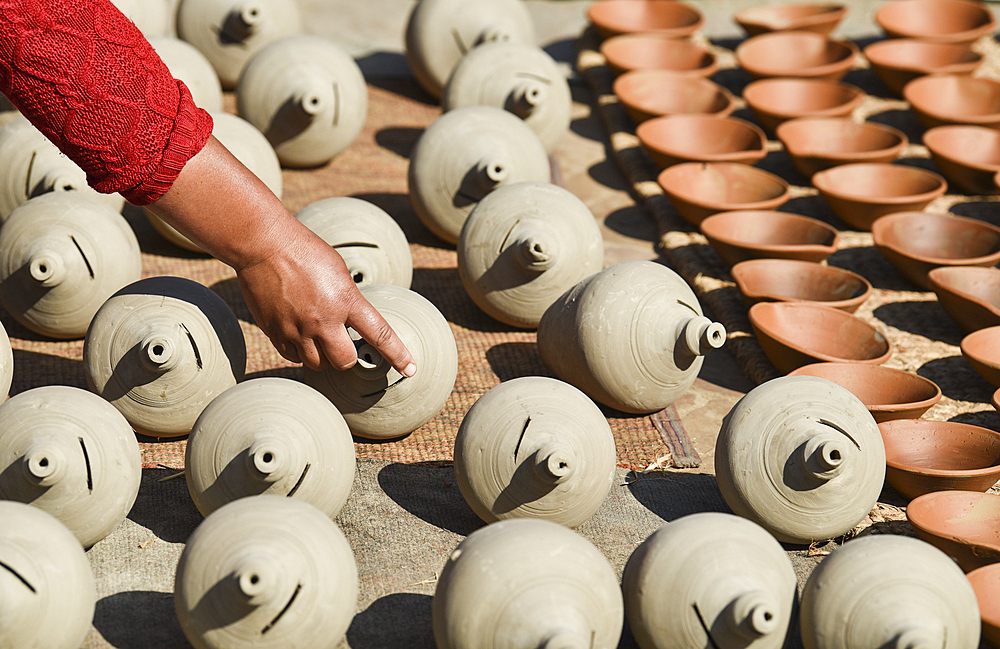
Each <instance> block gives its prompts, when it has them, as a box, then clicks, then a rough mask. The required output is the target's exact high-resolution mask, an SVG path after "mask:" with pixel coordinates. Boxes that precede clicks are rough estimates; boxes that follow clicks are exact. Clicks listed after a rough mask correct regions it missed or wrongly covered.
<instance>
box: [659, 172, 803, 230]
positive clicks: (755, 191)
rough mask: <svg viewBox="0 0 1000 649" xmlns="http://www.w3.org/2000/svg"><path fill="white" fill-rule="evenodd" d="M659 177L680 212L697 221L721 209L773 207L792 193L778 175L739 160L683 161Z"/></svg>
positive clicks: (685, 216)
mask: <svg viewBox="0 0 1000 649" xmlns="http://www.w3.org/2000/svg"><path fill="white" fill-rule="evenodd" d="M657 180H658V181H659V183H660V186H661V187H662V188H663V191H665V192H666V193H667V197H668V198H669V199H670V202H671V204H673V206H674V208H675V209H676V210H677V212H678V213H679V214H680V215H681V216H683V217H684V218H685V219H687V220H688V221H690V222H691V223H693V224H695V225H698V224H699V223H701V222H702V220H704V219H705V217H707V216H711V215H712V214H716V213H718V212H731V211H736V210H773V209H775V208H777V207H779V206H780V205H782V204H783V203H784V202H785V201H787V200H788V198H789V196H790V195H791V188H790V187H789V185H788V183H787V182H785V181H784V180H782V179H781V178H779V177H778V176H775V175H774V174H772V173H770V172H767V171H764V170H763V169H758V168H757V167H751V166H750V165H745V164H740V163H738V162H683V163H681V164H676V165H673V166H671V167H667V168H666V169H664V170H663V171H662V172H660V175H659V176H658V178H657Z"/></svg>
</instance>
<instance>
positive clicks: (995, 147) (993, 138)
mask: <svg viewBox="0 0 1000 649" xmlns="http://www.w3.org/2000/svg"><path fill="white" fill-rule="evenodd" d="M923 141H924V145H925V146H927V149H928V150H929V151H930V152H931V159H933V160H934V164H936V165H937V167H938V169H940V170H941V174H942V175H944V177H945V178H947V179H948V183H949V184H950V185H951V186H952V187H954V188H956V189H958V190H960V191H963V192H965V193H966V194H973V195H977V196H984V195H989V194H998V193H1000V187H998V186H997V183H996V180H995V178H996V175H997V172H1000V131H997V130H995V129H992V128H986V127H985V126H969V125H965V124H953V125H950V126H936V127H934V128H932V129H929V130H928V131H927V132H925V133H924V137H923Z"/></svg>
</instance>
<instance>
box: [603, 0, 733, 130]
mask: <svg viewBox="0 0 1000 649" xmlns="http://www.w3.org/2000/svg"><path fill="white" fill-rule="evenodd" d="M612 1H614V0H602V2H601V4H603V3H604V2H612ZM622 1H623V2H643V1H645V0H622ZM657 1H659V2H664V1H666V2H671V1H672V0H657ZM612 89H613V90H614V93H615V95H617V96H618V99H620V100H621V102H622V104H623V105H624V106H625V110H626V111H628V114H629V115H630V116H631V117H632V119H633V120H635V122H636V123H637V124H638V123H642V122H644V121H646V120H647V119H651V118H653V117H660V116H662V115H677V114H687V113H704V114H707V115H718V116H720V117H725V116H726V115H728V114H730V113H731V112H733V110H735V108H736V98H735V97H734V96H733V93H731V92H729V90H728V89H726V88H724V87H723V86H720V85H719V84H717V83H715V82H713V81H709V80H708V79H705V78H703V77H697V76H691V75H684V74H676V73H674V72H671V71H670V70H632V71H631V72H626V73H625V74H623V75H621V76H620V77H618V78H617V79H615V81H614V83H613V84H612Z"/></svg>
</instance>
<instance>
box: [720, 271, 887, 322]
mask: <svg viewBox="0 0 1000 649" xmlns="http://www.w3.org/2000/svg"><path fill="white" fill-rule="evenodd" d="M729 272H730V274H732V276H733V280H734V281H735V282H736V286H738V287H739V289H740V292H741V293H743V298H744V299H745V300H746V301H747V302H748V303H749V304H755V303H757V302H765V301H767V302H815V303H817V304H822V305H823V306H830V307H833V308H835V309H840V310H842V311H847V312H848V313H854V312H855V311H857V310H858V307H859V306H861V305H862V304H863V303H864V301H865V300H867V299H868V297H869V296H870V295H871V293H872V285H871V284H870V283H869V282H868V280H866V279H865V278H864V277H862V276H861V275H858V274H857V273H852V272H851V271H849V270H844V269H843V268H837V267H836V266H826V265H825V264H819V263H816V262H814V261H800V260H798V259H748V260H746V261H741V262H740V263H738V264H736V265H735V266H733V267H732V268H731V269H730V270H729Z"/></svg>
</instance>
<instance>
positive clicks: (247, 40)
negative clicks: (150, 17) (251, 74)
mask: <svg viewBox="0 0 1000 649" xmlns="http://www.w3.org/2000/svg"><path fill="white" fill-rule="evenodd" d="M301 31H302V17H301V15H300V13H299V5H298V2H296V0H181V2H180V4H179V5H178V6H177V35H178V36H180V37H181V38H182V39H184V40H185V41H187V42H188V43H191V44H192V45H194V46H195V47H196V48H198V51H200V52H201V53H202V54H204V55H205V58H206V59H208V60H209V62H210V63H211V64H212V67H213V68H215V72H216V73H217V74H218V75H219V80H220V81H221V82H222V87H223V88H226V89H232V88H235V87H236V82H237V81H238V80H239V78H240V73H241V72H242V71H243V67H244V66H245V65H246V63H247V61H249V60H250V59H251V58H253V56H254V55H255V54H256V53H257V52H259V51H260V50H261V49H262V48H263V47H265V46H266V45H268V44H270V43H273V42H274V41H276V40H278V39H280V38H284V37H286V36H291V35H292V34H298V33H300V32H301Z"/></svg>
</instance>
